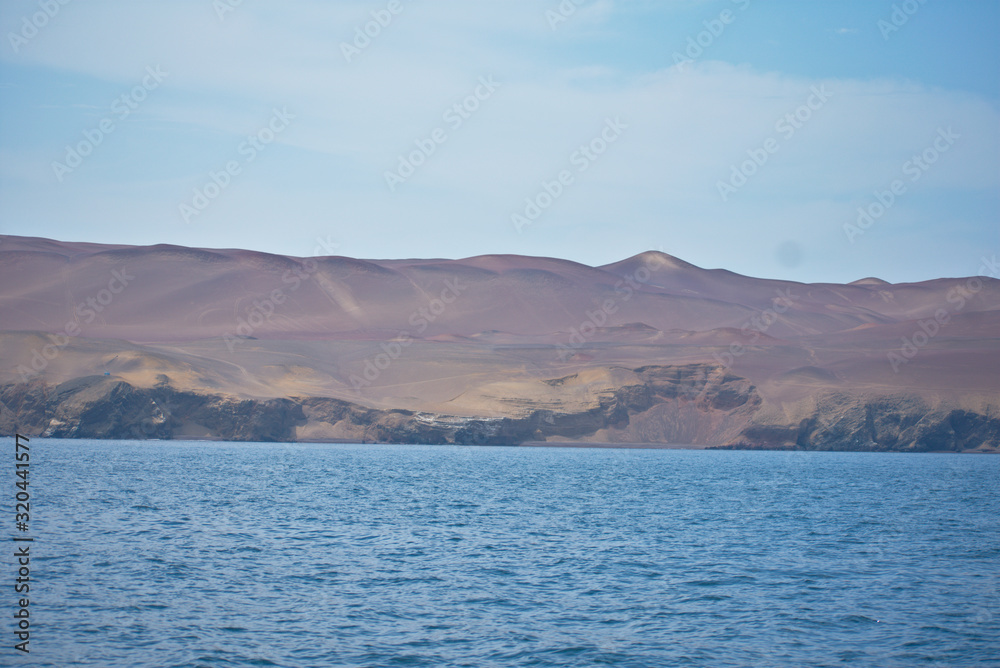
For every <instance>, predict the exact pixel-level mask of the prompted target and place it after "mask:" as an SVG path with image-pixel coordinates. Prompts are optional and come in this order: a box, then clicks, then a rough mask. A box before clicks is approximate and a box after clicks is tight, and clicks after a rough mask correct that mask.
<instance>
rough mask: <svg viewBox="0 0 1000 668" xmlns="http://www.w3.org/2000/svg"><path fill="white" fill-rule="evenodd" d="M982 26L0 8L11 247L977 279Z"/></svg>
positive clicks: (565, 9) (999, 244) (912, 18)
mask: <svg viewBox="0 0 1000 668" xmlns="http://www.w3.org/2000/svg"><path fill="white" fill-rule="evenodd" d="M998 31H1000V1H998V0H947V1H946V0H894V1H890V0H885V1H883V0H839V1H837V2H830V1H820V0H660V1H653V0H561V1H560V0H479V1H471V0H436V1H435V0H371V1H369V0H363V1H362V0H335V1H324V2H321V1H310V0H301V1H296V0H282V1H280V2H279V1H278V0H171V1H170V2H163V1H162V0H86V1H85V0H4V1H3V3H2V4H0V35H2V37H3V40H2V43H0V233H2V234H14V235H27V236H42V237H50V238H55V239H60V240H64V241H90V242H100V243H116V244H140V245H146V244H155V243H170V244H178V245H185V246H197V247H204V248H248V249H254V250H260V251H266V252H274V253H282V254H287V255H293V256H310V255H345V256H350V257H358V258H371V259H389V258H462V257H469V256H474V255H483V254H494V253H515V254H521V255H534V256H549V257H559V258H565V259H570V260H574V261H578V262H582V263H585V264H588V265H592V266H598V265H602V264H607V263H611V262H615V261H618V260H621V259H624V258H627V257H630V256H633V255H635V254H637V253H640V252H643V251H646V250H660V251H663V252H666V253H669V254H671V255H674V256H677V257H679V258H682V259H684V260H686V261H688V262H691V263H694V264H696V265H698V266H702V267H706V268H716V267H722V268H726V269H730V270H733V271H736V272H739V273H742V274H747V275H751V276H761V277H769V278H780V279H786V280H798V281H804V282H848V281H852V280H856V279H860V278H863V277H867V276H877V277H879V278H882V279H885V280H889V281H892V282H904V281H918V280H926V279H931V278H937V277H946V276H949V277H954V276H972V275H975V274H977V273H982V267H983V263H984V260H990V259H992V258H994V257H995V256H996V255H997V254H1000V76H998V69H1000V40H998V39H997V34H998Z"/></svg>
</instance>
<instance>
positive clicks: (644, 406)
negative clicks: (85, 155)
mask: <svg viewBox="0 0 1000 668" xmlns="http://www.w3.org/2000/svg"><path fill="white" fill-rule="evenodd" d="M0 241H2V243H0V360H2V361H0V432H2V433H4V434H10V433H13V431H14V430H15V429H21V430H22V433H26V434H28V435H31V434H49V435H55V436H81V437H85V436H103V437H115V438H122V437H124V438H128V437H156V438H170V437H182V436H183V437H199V438H232V439H268V440H271V439H277V440H352V441H353V440H365V441H379V440H381V441H397V442H470V443H510V444H513V443H521V442H527V441H545V442H560V441H584V442H587V441H590V442H602V443H623V444H625V443H641V444H679V443H680V444H692V445H700V446H739V447H803V448H817V447H822V448H834V449H836V448H841V449H843V448H849V449H898V450H913V449H917V450H941V449H944V450H983V449H987V450H989V449H996V448H997V447H998V445H1000V416H998V406H1000V381H998V380H997V379H998V378H1000V281H998V280H997V279H995V278H991V277H988V276H973V277H965V278H948V279H937V280H932V281H926V282H921V283H908V284H889V283H886V282H885V281H882V280H880V279H875V278H863V279H860V280H857V281H854V282H853V283H851V284H848V285H835V284H806V283H796V282H791V281H777V280H768V279H761V278H752V277H747V276H741V275H739V274H735V273H732V272H729V271H726V270H722V269H702V268H699V267H696V266H694V265H692V264H689V263H687V262H684V261H683V260H680V259H678V258H674V257H672V256H670V255H667V254H664V253H659V252H647V253H642V254H640V255H637V256H635V257H632V258H627V259H625V260H622V261H620V262H617V263H614V264H610V265H605V266H602V267H589V266H586V265H582V264H579V263H575V262H570V261H567V260H559V259H553V258H538V257H523V256H511V255H487V256H479V257H473V258H466V259H461V260H446V259H421V260H359V259H353V258H346V257H318V258H296V257H287V256H281V255H273V254H268V253H260V252H254V251H244V250H238V249H222V250H209V249H196V248H184V247H178V246H169V245H156V246H148V247H130V246H108V245H100V244H85V243H67V242H59V241H53V240H49V239H38V238H28V237H13V236H6V237H0ZM137 425H143V426H142V427H141V429H140V428H139V427H137Z"/></svg>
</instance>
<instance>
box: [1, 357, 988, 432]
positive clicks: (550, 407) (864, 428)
mask: <svg viewBox="0 0 1000 668" xmlns="http://www.w3.org/2000/svg"><path fill="white" fill-rule="evenodd" d="M626 371H627V372H628V373H627V374H626V377H627V378H628V379H629V380H627V381H626V382H624V383H622V384H620V385H615V386H608V385H607V384H604V385H602V386H601V387H600V388H598V389H597V390H595V391H594V392H593V397H592V401H591V402H590V403H589V404H586V405H583V406H581V404H580V402H576V403H574V404H573V408H572V409H567V410H563V409H560V408H559V405H560V404H559V397H560V396H561V395H560V392H563V391H567V392H568V391H570V390H573V391H577V392H578V391H579V387H578V385H579V383H580V379H579V378H578V377H576V375H574V376H568V377H564V378H552V379H545V380H543V381H541V382H543V383H544V384H545V385H546V386H548V387H550V388H551V391H552V395H551V397H550V398H549V400H547V401H545V402H544V403H545V406H544V407H541V406H540V405H539V403H540V402H537V401H528V400H525V401H522V402H520V403H517V402H513V405H512V406H511V410H510V414H509V415H507V416H500V417H496V416H490V417H483V416H468V415H465V416H458V415H444V414H436V413H426V412H415V411H409V410H402V409H378V408H372V407H368V406H363V405H360V404H358V403H353V402H350V401H345V400H342V399H334V398H327V397H293V398H279V399H266V400H265V399H245V398H236V397H229V396H224V395H210V394H197V393H193V392H183V391H177V390H175V389H173V388H171V387H170V386H169V385H167V384H160V385H157V386H154V387H147V388H139V387H133V386H132V385H130V384H129V383H127V382H124V381H123V380H120V379H116V378H114V377H109V376H89V377H85V378H79V379H76V380H73V381H70V382H67V383H63V384H62V385H57V386H49V385H44V384H42V383H39V382H35V383H18V384H11V385H6V386H2V387H0V433H2V434H4V435H13V434H14V432H15V431H17V432H19V433H22V434H24V435H27V436H44V437H54V438H98V439H183V438H197V439H220V440H231V441H297V440H303V441H347V442H361V443H374V442H379V443H426V444H469V445H477V444H478V445H518V444H521V443H524V442H527V441H548V442H559V441H584V442H587V441H590V442H611V443H622V444H628V443H643V444H688V445H695V446H703V447H729V448H768V449H771V448H782V449H784V448H789V449H791V448H794V449H808V450H890V451H932V450H933V451H941V450H945V451H973V450H975V451H990V450H996V449H997V448H998V445H1000V416H998V415H996V414H995V409H994V408H991V407H989V406H987V407H979V408H977V409H975V410H973V409H969V408H968V407H958V406H955V405H947V404H942V405H937V406H931V405H928V403H927V402H926V401H924V400H923V399H921V398H918V397H899V396H890V397H858V396H850V395H847V394H835V393H828V394H823V395H821V396H819V397H818V398H811V399H810V402H809V403H808V405H806V406H798V407H793V409H792V410H784V411H776V410H774V407H773V406H770V407H769V406H767V404H766V401H765V400H764V399H762V397H761V395H760V393H759V392H758V389H757V388H756V387H754V385H753V384H752V383H750V382H749V381H748V380H747V379H745V378H742V377H739V376H736V375H734V374H732V373H730V372H728V371H727V370H726V369H724V368H722V367H718V366H713V365H708V364H690V365H677V366H646V367H640V368H636V369H629V370H626ZM567 405H569V402H567Z"/></svg>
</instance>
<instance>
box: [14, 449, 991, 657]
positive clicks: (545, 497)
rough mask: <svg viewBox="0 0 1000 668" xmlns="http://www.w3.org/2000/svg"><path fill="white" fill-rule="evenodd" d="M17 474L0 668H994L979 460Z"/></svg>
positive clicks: (467, 452)
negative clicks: (18, 637)
mask: <svg viewBox="0 0 1000 668" xmlns="http://www.w3.org/2000/svg"><path fill="white" fill-rule="evenodd" d="M0 442H2V443H3V444H4V447H3V451H4V452H7V453H12V452H13V441H12V439H2V440H0ZM31 448H32V449H31V453H32V459H31V476H32V477H31V493H32V508H31V510H32V513H31V534H32V535H33V536H34V537H35V542H34V543H33V544H32V548H31V550H32V552H31V554H32V564H31V567H32V573H31V577H32V589H31V610H32V617H31V620H32V636H31V645H30V646H31V650H32V651H31V654H30V655H28V656H26V657H25V656H18V654H19V653H17V652H15V651H14V650H13V649H12V645H13V643H14V640H13V626H14V625H13V623H12V621H11V620H12V616H11V613H12V612H13V609H14V600H15V597H14V594H13V593H12V586H8V582H12V581H13V577H14V568H15V567H14V566H13V560H12V559H11V558H10V554H5V555H4V558H3V572H2V573H0V591H4V592H6V593H5V594H4V595H3V597H2V601H0V606H2V609H0V614H2V617H3V618H4V620H5V622H4V624H3V626H2V632H3V637H2V644H0V664H2V665H11V666H13V665H26V666H28V665H30V666H55V667H59V668H65V667H68V666H100V667H102V668H110V667H117V666H129V667H137V666H156V667H158V668H160V667H169V666H178V667H180V666H183V667H185V668H189V667H193V666H206V667H214V666H476V667H487V666H599V665H613V666H711V667H713V668H723V667H727V666H796V667H801V666H878V667H880V668H884V667H888V666H949V667H953V666H981V665H994V666H995V665H1000V616H998V614H997V613H998V610H1000V596H998V586H997V585H998V574H1000V494H998V492H1000V458H998V457H991V456H975V455H964V456H963V455H945V454H924V455H914V454H872V453H823V452H731V451H685V450H615V449H570V448H493V447H446V446H441V447H433V446H373V445H365V446H362V445H287V444H244V443H240V444H229V443H196V442H147V443H139V442H127V441H126V442H109V441H103V442H101V441H86V440H79V441H62V440H43V439H33V440H32V442H31ZM9 459H10V464H9V466H5V467H4V469H9V470H13V456H12V455H11V456H10V457H9ZM4 480H7V481H8V482H7V484H5V485H4V487H5V489H7V490H12V489H13V482H12V481H13V476H12V475H9V471H5V472H4ZM3 496H4V497H10V500H9V502H8V501H6V500H5V501H0V502H2V503H4V504H5V506H10V508H9V510H10V513H9V514H10V517H9V523H10V528H9V530H8V531H6V532H5V533H6V534H7V535H13V534H14V530H13V521H14V518H13V500H12V497H13V493H12V492H11V493H10V494H8V493H6V492H5V493H4V494H3ZM8 545H13V543H8ZM4 552H5V553H12V552H13V550H4Z"/></svg>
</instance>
